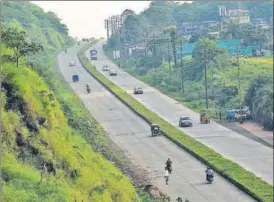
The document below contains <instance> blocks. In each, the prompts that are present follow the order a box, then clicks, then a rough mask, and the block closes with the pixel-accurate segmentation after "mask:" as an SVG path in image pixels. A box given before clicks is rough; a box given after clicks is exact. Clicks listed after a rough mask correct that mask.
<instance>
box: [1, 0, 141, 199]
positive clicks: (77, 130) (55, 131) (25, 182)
mask: <svg viewBox="0 0 274 202" xmlns="http://www.w3.org/2000/svg"><path fill="white" fill-rule="evenodd" d="M2 11H3V12H2V13H1V14H2V17H3V18H2V20H3V22H4V24H5V25H6V26H8V27H17V28H20V29H25V30H26V31H27V34H28V37H29V38H31V39H32V40H34V41H36V42H39V43H42V45H43V46H44V48H45V51H44V52H43V53H40V54H37V55H35V56H34V57H31V61H32V62H33V63H34V64H35V67H34V70H35V71H36V72H38V73H39V74H41V76H43V78H44V79H45V81H46V82H47V84H48V85H49V87H50V88H51V90H53V91H54V93H55V94H54V97H55V99H54V104H56V105H57V106H50V105H49V104H50V103H49V100H44V99H41V98H39V96H40V95H39V93H37V91H38V92H39V91H45V92H46V94H47V93H49V92H50V90H49V89H48V87H47V86H46V84H45V82H44V81H43V80H42V78H40V77H38V75H36V74H35V73H34V72H32V71H30V70H29V69H27V68H26V67H24V68H20V69H19V71H17V70H18V69H15V68H14V65H13V64H10V63H6V64H5V65H4V66H3V72H4V73H6V74H7V75H9V76H8V77H6V81H9V82H10V83H11V86H12V88H13V89H14V90H15V91H16V94H18V95H20V98H22V99H23V100H24V102H25V103H27V104H28V105H29V106H30V111H31V113H33V114H34V115H33V116H34V117H35V116H36V115H38V114H40V115H41V114H43V116H45V117H46V118H47V119H48V120H51V122H52V123H51V122H50V123H51V124H50V125H51V128H50V130H47V129H45V128H43V129H42V130H41V131H40V133H39V135H38V136H36V137H35V138H33V137H32V136H33V134H32V133H31V132H30V131H29V130H28V129H27V128H25V127H24V126H23V124H22V123H21V122H22V119H21V118H20V116H21V115H20V113H18V112H15V111H12V110H11V111H6V110H5V109H3V108H2V109H1V110H2V113H3V114H2V117H3V119H2V124H3V127H4V128H5V137H6V138H5V144H4V145H5V146H4V164H5V167H4V169H3V170H4V178H5V179H6V180H7V182H6V183H5V184H4V197H5V201H42V200H44V201H72V199H74V197H75V198H76V199H79V200H80V199H86V198H87V196H88V190H91V189H92V188H93V187H96V186H98V185H103V184H104V185H105V186H106V188H104V187H98V188H97V189H96V190H95V191H94V192H93V195H92V196H91V197H90V198H89V199H86V200H85V201H87V200H89V201H112V200H111V197H112V198H113V199H114V198H116V199H114V200H116V201H120V200H123V201H129V200H131V199H132V198H137V197H136V193H135V189H134V188H133V186H132V185H131V183H130V181H129V180H128V179H127V178H126V177H125V176H123V175H122V174H121V172H120V171H119V170H118V169H116V168H115V167H114V166H113V165H112V163H110V162H108V161H106V160H104V159H103V158H102V157H101V156H100V155H99V154H98V153H94V152H93V151H92V149H91V147H90V145H92V147H93V149H94V150H96V151H100V152H101V153H103V154H111V152H112V151H110V149H111V148H109V147H108V146H109V145H108V144H107V140H106V137H105V136H104V134H103V130H102V128H101V127H100V125H99V124H98V123H97V122H96V121H95V120H94V119H93V118H92V117H91V116H90V114H89V113H88V112H87V110H85V108H84V107H83V105H81V103H80V102H79V99H78V98H77V96H76V95H75V94H73V93H71V92H70V91H69V90H68V89H67V88H66V87H65V86H64V83H62V82H61V81H60V78H59V77H58V76H57V75H56V74H55V73H54V72H53V69H51V68H50V67H53V59H54V56H55V54H56V53H57V52H58V51H59V50H61V49H63V47H64V46H66V45H67V46H69V45H70V44H72V43H73V40H71V38H70V37H68V36H67V35H66V33H62V32H59V31H58V30H57V29H56V28H55V27H54V26H53V25H52V22H49V21H47V20H46V19H45V18H44V12H43V11H42V9H41V8H39V7H38V6H36V5H34V4H31V3H29V2H4V3H3V4H2ZM22 13H23V14H22ZM55 23H56V24H58V22H55ZM11 53H12V52H11V51H10V50H7V49H5V50H4V54H11ZM24 61H26V60H25V59H24V60H22V61H21V63H23V62H24ZM37 78H38V80H37ZM34 81H37V83H36V84H37V85H35V86H34V85H33V84H34V83H33V82H34ZM23 91H26V92H28V93H27V94H23V93H22V92H23ZM51 93H52V92H51ZM45 99H47V98H45ZM57 100H58V101H59V102H60V104H61V105H60V104H59V103H58V101H57ZM2 101H3V102H4V101H6V98H5V96H4V95H3V94H2ZM61 109H62V110H63V112H64V113H65V115H66V116H67V117H68V121H67V119H66V118H65V116H64V114H63V112H62V111H61ZM53 112H54V113H53ZM56 115H59V116H60V117H58V119H56V120H55V118H56V117H55V116H56ZM34 117H33V118H34ZM83 120H85V121H87V120H89V122H90V124H88V123H86V122H84V121H83ZM48 123H49V121H48ZM68 125H69V126H68ZM72 128H73V129H72ZM15 129H20V130H21V131H22V134H23V136H24V138H26V139H30V141H31V144H33V145H34V146H35V147H37V148H38V149H39V150H40V149H41V151H40V152H41V154H39V159H40V158H46V159H47V161H50V162H51V161H52V163H53V164H54V165H55V166H57V164H60V162H63V163H64V165H66V170H62V169H57V175H56V176H55V177H54V176H52V175H50V174H49V175H47V177H45V178H46V179H44V180H43V181H42V182H40V170H39V169H37V167H36V165H35V163H38V162H36V160H37V159H36V157H34V156H31V157H30V158H29V160H28V162H23V161H21V160H19V159H18V158H17V157H18V154H19V153H20V150H21V149H20V148H19V147H18V146H16V144H15V142H14V141H15V131H14V130H15ZM79 134H81V135H82V136H83V137H84V138H85V139H86V141H87V142H88V143H89V144H87V142H86V141H84V140H83V139H82V138H81V137H80V136H79ZM41 141H43V142H46V143H47V144H50V145H51V147H49V148H45V147H44V146H43V144H42V143H41ZM72 145H81V147H79V146H78V147H79V148H81V149H79V151H77V150H78V149H77V148H76V149H75V148H71V146H72ZM61 148H63V149H61ZM79 155H80V156H82V157H83V158H84V159H81V158H79ZM40 156H41V157H40ZM112 157H113V156H112ZM37 158H38V157H37ZM40 160H41V159H40ZM92 160H93V162H92ZM33 161H35V162H33ZM40 163H41V162H40ZM60 167H61V166H60ZM69 169H70V170H69ZM71 169H80V170H78V174H79V172H80V176H79V177H77V179H76V180H72V179H70V177H68V176H69V172H71ZM121 186H125V187H127V189H126V191H125V190H123V189H122V187H121ZM104 190H105V191H104ZM118 190H119V191H118ZM127 190H128V191H129V192H128V191H127ZM116 191H118V192H116ZM115 195H116V196H115ZM19 198H20V199H21V198H22V200H19Z"/></svg>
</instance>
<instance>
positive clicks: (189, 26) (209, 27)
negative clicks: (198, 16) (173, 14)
mask: <svg viewBox="0 0 274 202" xmlns="http://www.w3.org/2000/svg"><path fill="white" fill-rule="evenodd" d="M219 28H220V23H219V22H218V21H202V22H185V23H182V24H181V26H180V28H179V29H180V30H179V31H180V32H181V33H182V34H184V35H192V34H194V33H202V32H203V31H206V32H216V31H218V30H219Z"/></svg>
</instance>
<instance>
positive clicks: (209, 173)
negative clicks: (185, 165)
mask: <svg viewBox="0 0 274 202" xmlns="http://www.w3.org/2000/svg"><path fill="white" fill-rule="evenodd" d="M205 173H206V181H207V182H208V183H209V184H211V183H212V182H213V178H214V173H213V171H212V169H211V168H207V169H206V171H205Z"/></svg>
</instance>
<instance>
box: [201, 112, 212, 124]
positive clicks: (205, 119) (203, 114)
mask: <svg viewBox="0 0 274 202" xmlns="http://www.w3.org/2000/svg"><path fill="white" fill-rule="evenodd" d="M200 122H201V123H206V124H207V123H210V115H209V113H208V112H206V111H204V112H201V114H200Z"/></svg>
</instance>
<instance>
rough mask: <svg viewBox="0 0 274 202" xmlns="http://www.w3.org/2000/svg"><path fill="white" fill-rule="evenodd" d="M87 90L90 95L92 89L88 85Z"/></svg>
mask: <svg viewBox="0 0 274 202" xmlns="http://www.w3.org/2000/svg"><path fill="white" fill-rule="evenodd" d="M86 89H87V92H88V93H90V87H89V85H88V84H86Z"/></svg>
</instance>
